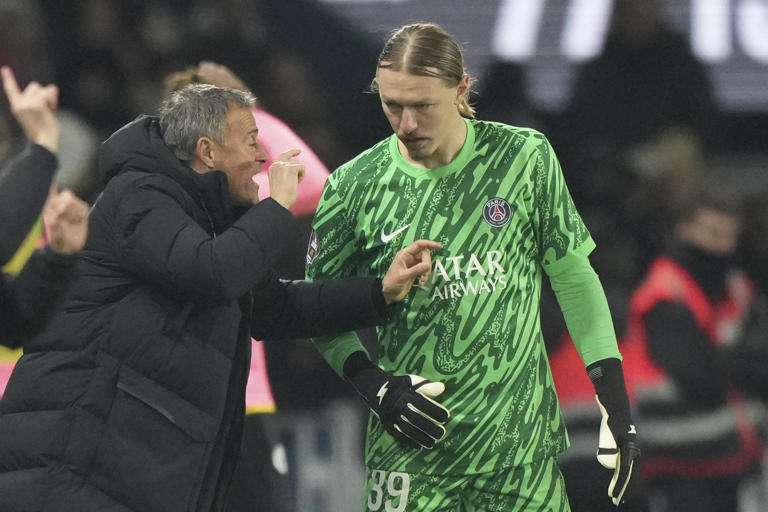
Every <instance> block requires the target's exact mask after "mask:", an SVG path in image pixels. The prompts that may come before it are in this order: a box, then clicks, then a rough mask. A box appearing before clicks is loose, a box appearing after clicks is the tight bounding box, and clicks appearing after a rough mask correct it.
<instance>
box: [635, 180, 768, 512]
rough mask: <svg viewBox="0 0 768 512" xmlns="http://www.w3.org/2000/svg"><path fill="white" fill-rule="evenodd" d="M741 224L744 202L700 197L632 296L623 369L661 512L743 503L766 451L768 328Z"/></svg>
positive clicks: (725, 509) (723, 511)
mask: <svg viewBox="0 0 768 512" xmlns="http://www.w3.org/2000/svg"><path fill="white" fill-rule="evenodd" d="M722 187H723V185H722V184H719V188H721V189H722ZM741 225H742V214H741V205H740V202H739V200H738V199H736V198H730V197H728V196H727V194H725V193H724V192H723V191H722V190H719V191H717V192H714V191H705V192H700V193H697V194H692V195H691V197H690V199H689V200H688V201H686V204H685V206H684V207H683V208H682V209H681V212H680V216H679V218H678V221H677V222H676V223H675V227H674V233H675V236H674V239H673V241H672V243H671V245H670V246H669V247H668V248H667V250H666V251H665V252H664V254H662V255H660V256H659V257H658V258H656V260H655V261H654V262H653V265H652V266H651V268H650V270H649V271H648V274H647V275H646V277H645V280H644V281H643V282H642V284H641V285H640V286H639V287H638V289H637V290H636V291H635V293H634V295H633V296H632V299H631V303H630V317H629V337H628V340H627V341H626V345H625V350H624V356H625V369H626V370H625V371H626V374H627V379H628V382H629V383H630V389H631V392H632V394H633V395H634V398H635V401H636V410H637V412H638V422H639V424H641V425H643V432H644V433H645V434H644V436H643V448H644V454H643V455H644V463H643V475H644V477H645V479H646V480H647V484H648V487H649V488H650V492H651V494H652V495H655V497H654V499H653V503H654V506H657V507H660V508H659V509H658V510H660V511H670V512H672V511H674V512H678V511H682V510H696V511H697V512H710V511H711V512H732V511H735V510H737V509H738V491H739V484H740V482H741V481H742V479H743V478H744V477H745V476H746V475H747V474H748V473H749V472H750V471H752V470H753V469H754V468H755V467H756V465H757V464H758V462H759V460H760V457H761V444H760V441H759V440H758V437H757V427H758V418H760V417H761V416H762V415H763V414H764V405H763V404H764V400H765V399H766V398H768V393H766V390H768V387H766V382H768V378H767V377H766V375H765V366H766V364H768V334H766V332H768V331H767V330H766V324H765V321H764V320H761V321H759V322H758V321H755V320H756V319H757V318H762V319H764V318H766V311H765V310H762V311H761V308H764V307H765V302H764V298H759V295H757V294H756V290H755V288H754V286H753V285H752V283H751V282H750V281H749V279H747V277H746V276H745V275H744V274H743V273H741V272H740V271H739V270H738V269H737V268H736V267H735V265H734V261H733V255H734V252H735V250H736V248H737V244H738V238H739V233H740V231H741Z"/></svg>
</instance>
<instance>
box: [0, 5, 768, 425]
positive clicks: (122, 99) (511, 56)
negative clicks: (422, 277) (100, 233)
mask: <svg viewBox="0 0 768 512" xmlns="http://www.w3.org/2000/svg"><path fill="white" fill-rule="evenodd" d="M413 21H434V22H437V23H440V24H441V25H443V27H444V28H446V29H447V30H448V31H449V32H451V33H453V34H454V35H455V36H456V38H457V40H459V41H460V42H461V44H462V45H463V49H464V53H465V58H466V66H467V70H468V71H469V73H470V74H471V76H472V77H473V79H474V80H475V83H474V84H473V93H472V97H473V103H474V104H475V106H476V107H477V110H478V113H479V116H478V117H480V118H481V119H487V120H496V121H502V122H506V123H508V124H513V125H520V126H530V127H534V128H537V129H539V130H541V131H543V132H544V133H545V134H547V135H548V136H549V138H550V139H551V140H552V142H553V144H554V147H555V149H556V151H557V152H558V154H559V157H560V160H561V163H562V165H563V169H564V174H565V176H566V180H567V181H568V183H569V186H570V189H571V192H572V194H573V196H574V199H575V201H576V204H577V206H578V207H579V210H580V211H581V213H582V216H583V217H584V218H585V221H586V222H587V224H588V226H589V228H590V230H591V231H592V233H593V236H594V238H595V239H596V241H597V245H598V249H597V250H596V251H595V253H594V254H593V264H594V266H595V268H596V269H597V271H598V273H599V274H600V276H601V279H602V281H603V284H604V286H605V288H606V292H607V295H608V297H609V300H610V301H611V303H612V304H611V305H612V309H613V313H614V315H615V321H616V325H617V331H618V332H619V333H621V332H622V329H623V328H624V311H625V308H626V299H627V297H628V295H629V292H630V291H631V290H632V288H633V287H634V286H635V285H636V284H637V281H638V279H639V278H640V277H641V276H642V273H643V271H644V270H645V269H646V266H647V264H648V262H649V261H650V259H651V258H652V257H653V256H655V255H656V254H657V253H658V251H659V250H660V249H661V248H662V247H663V246H664V244H665V243H666V240H667V239H668V236H669V233H668V231H667V229H668V228H667V226H669V225H670V222H669V219H670V218H671V216H673V215H674V214H675V213H676V212H675V207H676V205H678V204H680V203H681V202H682V201H683V200H684V199H685V198H686V196H687V195H688V194H690V193H691V192H692V191H693V190H695V189H696V186H697V185H698V184H700V183H701V182H703V181H714V182H716V183H719V184H721V185H722V186H723V187H729V188H732V189H733V190H734V193H736V194H739V195H740V197H742V198H743V201H744V203H745V207H746V208H747V210H748V212H749V218H750V219H751V220H750V223H749V225H748V226H747V228H746V231H745V236H744V242H743V250H742V252H741V254H740V257H741V259H742V262H743V264H744V266H745V268H746V269H747V270H748V271H749V273H750V275H751V276H752V277H753V279H754V281H755V282H756V284H757V285H758V286H759V287H760V288H762V289H763V290H764V291H765V290H768V273H767V272H766V269H768V248H767V246H768V244H766V243H765V240H766V235H767V234H768V206H766V205H768V201H766V199H768V193H767V192H768V165H767V164H766V162H767V161H768V37H767V36H766V34H768V2H766V1H763V0H716V1H715V0H615V1H614V0H592V1H583V0H501V1H466V0H418V1H408V0H324V1H320V0H279V1H270V0H154V1H152V2H149V1H142V0H80V1H77V2H66V1H65V2H62V1H60V0H0V64H9V65H11V66H12V67H13V69H14V71H15V73H16V75H17V77H18V79H19V82H20V84H22V85H23V84H25V83H27V82H28V81H30V80H37V81H39V82H42V83H48V82H54V83H56V84H58V85H59V87H60V88H61V95H60V113H59V115H60V117H61V119H62V124H63V130H62V137H63V139H62V144H61V147H62V149H61V170H60V172H59V177H58V178H57V179H58V181H59V182H60V183H62V184H68V185H71V186H74V187H75V188H76V189H77V190H78V191H79V193H80V194H81V195H82V196H84V197H86V198H89V199H93V198H94V197H95V196H96V195H97V194H98V192H99V186H100V184H99V181H98V178H97V177H96V173H95V172H94V170H93V154H94V152H95V151H96V149H97V147H98V144H99V142H100V141H101V140H103V139H104V138H106V137H107V136H109V134H111V133H112V132H113V131H115V130H116V129H118V128H119V127H120V126H122V125H123V124H124V123H126V122H128V121H130V120H132V119H133V118H134V117H135V116H136V115H137V114H139V113H151V112H152V111H154V109H155V108H156V107H157V105H158V104H159V102H160V100H161V99H162V97H163V78H164V77H165V76H166V75H167V74H169V73H170V72H172V71H177V70H179V69H183V68H185V67H187V66H190V65H195V64H197V63H198V62H200V61H202V60H211V61H215V62H218V63H220V64H224V65H226V66H228V67H230V68H231V69H232V70H233V71H234V72H235V73H236V74H237V75H238V76H240V77H241V78H242V79H243V81H244V82H245V83H246V84H247V85H248V86H249V87H250V88H251V89H252V90H253V91H254V93H255V94H256V96H257V97H258V100H259V103H260V106H261V107H262V108H264V109H265V110H267V111H269V112H271V113H272V114H274V115H276V116H277V117H279V118H281V119H282V120H283V121H285V122H286V123H287V124H288V125H290V126H291V127H292V128H293V130H294V131H296V132H297V133H298V134H299V135H300V136H301V137H302V138H304V139H305V141H306V142H307V143H308V144H309V145H310V146H311V147H312V148H313V149H314V151H315V152H316V153H317V155H318V156H319V157H320V158H321V160H322V161H323V162H324V163H325V165H326V166H327V167H328V168H329V169H334V168H335V167H337V166H338V165H339V164H341V163H343V162H344V161H346V160H347V159H349V158H352V157H353V156H355V155H356V154H357V153H359V152H360V151H362V150H363V149H366V148H367V147H368V146H370V145H372V144H373V143H375V142H377V141H378V140H380V139H382V138H384V137H386V136H387V135H389V134H390V133H391V130H390V128H389V127H388V125H387V123H386V120H385V118H384V116H383V115H382V113H381V110H380V106H379V103H378V99H377V97H376V96H375V95H372V94H368V93H367V88H368V85H369V83H370V80H371V79H372V77H373V74H374V71H375V63H376V57H377V54H378V51H379V49H380V47H381V44H382V43H383V41H384V40H385V39H386V37H387V36H388V34H389V33H390V31H391V30H393V29H395V28H397V27H399V26H401V25H402V24H405V23H408V22H413ZM22 142H23V140H22V137H21V133H20V132H19V131H18V128H17V126H16V125H15V123H14V122H12V120H11V119H10V117H9V113H8V105H7V102H6V101H4V100H3V101H0V162H2V161H3V160H4V159H5V158H7V157H8V155H10V154H13V153H14V152H15V151H17V150H18V149H19V147H20V145H21V144H22ZM300 222H301V224H302V227H303V229H305V231H308V226H309V222H310V219H300ZM303 243H304V242H303V241H302V242H301V243H300V245H299V246H297V248H296V250H295V257H294V258H292V259H289V260H287V261H285V262H284V268H283V269H282V271H283V272H284V274H285V276H286V277H292V278H296V277H301V276H302V275H303V255H304V253H303V246H302V244H303ZM547 300H550V301H551V297H549V298H547V297H545V304H544V322H543V323H544V324H545V325H544V327H545V330H546V332H545V334H546V335H547V336H548V337H549V333H550V332H551V333H552V337H556V336H557V335H558V334H559V333H560V331H561V327H562V326H561V322H562V321H561V319H560V318H559V312H557V311H556V307H552V304H551V303H549V304H548V303H547ZM552 311H554V313H551V314H550V312H552ZM369 336H370V334H369ZM267 353H268V359H269V367H270V378H271V381H272V383H273V386H274V389H273V391H274V394H275V398H276V400H277V403H278V409H279V410H280V411H288V412H290V411H294V410H295V411H307V410H314V409H317V408H319V407H322V406H323V405H324V404H327V403H329V402H330V401H332V400H337V399H339V398H341V399H351V398H354V397H351V393H350V391H349V389H348V388H347V387H346V385H345V384H344V383H342V382H341V381H340V380H339V379H338V378H336V377H335V375H333V374H332V373H331V371H330V370H329V369H328V368H327V366H326V365H325V364H324V363H323V362H322V361H320V359H319V357H318V356H317V354H316V353H315V352H314V349H313V348H312V347H311V345H309V344H308V343H307V342H306V341H291V342H280V343H277V342H274V343H268V344H267Z"/></svg>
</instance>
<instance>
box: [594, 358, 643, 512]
mask: <svg viewBox="0 0 768 512" xmlns="http://www.w3.org/2000/svg"><path fill="white" fill-rule="evenodd" d="M587 372H588V373H589V377H590V378H591V379H592V382H593V384H594V385H595V390H596V391H597V397H596V398H597V405H598V406H599V407H600V414H601V415H602V419H601V421H600V436H599V439H598V443H597V460H598V462H599V463H600V464H602V465H603V466H604V467H606V468H608V469H612V470H613V478H611V482H610V484H609V485H608V496H610V497H611V500H612V501H613V504H614V505H616V506H619V505H620V504H621V503H623V502H624V501H625V499H626V498H627V497H628V496H630V495H631V494H632V492H633V491H634V489H635V487H636V486H637V483H638V482H639V480H640V455H641V454H640V445H639V444H638V442H637V429H636V428H635V424H634V422H633V421H632V414H631V412H630V407H629V399H628V397H627V390H626V387H625V384H624V373H623V372H622V370H621V362H620V361H619V360H618V359H603V360H602V361H598V362H596V363H594V364H592V365H590V366H589V367H587Z"/></svg>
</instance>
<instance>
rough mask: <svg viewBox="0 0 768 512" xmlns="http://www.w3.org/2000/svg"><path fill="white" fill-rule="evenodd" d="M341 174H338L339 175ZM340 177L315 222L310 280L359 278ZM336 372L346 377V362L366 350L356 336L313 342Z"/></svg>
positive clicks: (309, 250)
mask: <svg viewBox="0 0 768 512" xmlns="http://www.w3.org/2000/svg"><path fill="white" fill-rule="evenodd" d="M337 172H338V171H337ZM337 177H338V175H337V174H331V176H330V177H329V179H328V181H327V182H326V184H325V187H324V188H323V195H322V197H321V198H320V203H319V204H318V207H317V212H316V213H315V218H314V220H313V222H312V234H311V235H310V239H309V246H308V247H307V259H306V276H307V279H329V278H338V277H349V276H354V275H357V274H358V265H359V264H358V262H357V259H358V258H359V251H358V250H357V240H356V237H355V230H354V222H353V220H352V219H351V217H350V216H351V212H350V209H349V205H348V204H347V203H346V201H345V199H344V196H343V195H342V193H341V192H340V190H339V184H338V181H339V180H338V179H337ZM312 342H313V343H314V345H315V347H316V348H317V350H318V351H319V352H320V354H321V355H322V356H323V358H324V359H325V361H326V362H327V363H328V364H329V365H330V366H331V368H333V370H334V371H335V372H336V373H337V374H339V375H340V376H342V375H343V372H342V368H343V366H344V361H346V359H347V357H348V356H349V355H350V354H352V353H353V352H357V351H359V350H365V349H364V348H363V344H362V342H361V341H360V338H359V337H358V336H357V334H355V333H354V332H346V333H342V334H339V335H333V336H322V337H316V338H313V339H312Z"/></svg>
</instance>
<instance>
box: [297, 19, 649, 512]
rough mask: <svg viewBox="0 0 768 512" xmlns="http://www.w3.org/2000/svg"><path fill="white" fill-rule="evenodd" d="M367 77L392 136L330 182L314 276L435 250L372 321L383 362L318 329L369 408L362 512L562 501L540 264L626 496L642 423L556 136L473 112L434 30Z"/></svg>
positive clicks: (539, 505)
mask: <svg viewBox="0 0 768 512" xmlns="http://www.w3.org/2000/svg"><path fill="white" fill-rule="evenodd" d="M372 87H373V90H374V91H376V92H378V94H379V96H380V99H381V104H382V108H383V110H384V114H385V115H386V117H387V119H388V120H389V122H390V124H391V126H392V129H393V131H394V135H392V136H390V137H389V138H387V139H385V140H383V141H381V142H380V143H378V144H376V145H375V146H373V147H372V148H370V149H368V150H367V151H365V152H363V153H362V154H360V155H359V156H357V157H356V158H354V159H353V160H351V161H350V162H348V163H346V164H344V165H342V166H341V167H340V168H339V169H338V170H336V171H335V172H334V173H332V174H331V176H330V177H329V179H328V182H327V183H326V186H325V189H324V192H323V196H322V199H321V202H320V205H319V206H318V211H317V213H316V216H315V220H314V224H313V227H314V231H313V233H312V236H311V238H310V243H309V249H308V253H307V275H308V277H311V278H323V277H330V276H348V275H359V274H365V273H369V272H370V269H371V268H372V269H373V271H374V272H377V273H379V274H380V273H381V272H383V271H384V270H385V269H386V262H387V261H389V260H391V259H392V255H393V254H394V253H395V252H396V251H397V250H398V249H399V248H400V247H402V246H404V245H406V244H408V242H409V241H411V240H414V239H417V238H430V239H434V240H438V241H439V242H440V243H441V244H442V245H443V249H442V250H440V251H438V252H437V254H436V255H435V259H434V265H433V271H432V275H431V277H430V278H429V280H428V281H427V282H425V283H422V285H421V286H419V287H418V289H415V290H412V291H411V293H410V294H409V296H408V297H407V298H406V299H405V301H404V302H403V303H402V307H398V309H396V311H395V312H394V314H395V321H394V322H393V323H392V324H390V325H387V326H385V327H383V328H379V329H378V336H379V341H380V350H379V354H378V364H374V363H373V362H371V360H370V359H369V357H368V355H367V354H366V352H365V350H364V348H363V346H362V344H361V343H360V340H359V339H358V338H357V337H356V335H355V334H354V333H346V334H343V335H340V336H334V337H327V338H317V339H316V340H315V343H316V345H317V347H318V348H319V350H320V351H321V353H322V354H323V356H324V357H325V359H326V360H327V361H328V362H329V364H331V366H332V367H333V368H334V369H335V370H336V372H337V373H338V374H339V375H341V376H343V377H344V378H345V379H347V380H348V381H349V382H350V383H351V385H352V386H353V387H354V388H355V389H356V390H357V391H358V393H359V394H360V395H361V396H362V397H363V399H364V400H365V401H366V402H367V403H368V405H369V406H370V408H371V409H372V410H373V412H374V413H375V414H374V415H372V416H371V418H370V421H369V423H368V433H367V440H366V457H365V459H366V466H367V484H366V496H365V504H364V505H363V508H364V510H368V511H387V512H393V511H396V512H401V511H419V512H423V511H438V510H439V511H456V512H458V511H459V510H472V511H491V510H509V511H523V510H525V511H533V510H552V511H567V510H569V505H568V499H567V497H566V494H565V488H564V485H563V478H562V475H561V473H560V471H559V468H558V465H557V454H558V453H559V452H561V451H563V450H565V449H566V448H567V446H568V438H567V434H566V431H565V425H564V424H563V419H562V415H561V411H560V408H559V406H558V401H557V395H556V392H555V389H554V385H553V383H552V375H551V372H550V369H549V365H548V362H547V354H546V352H545V349H544V343H543V341H542V335H541V330H540V326H539V300H540V295H541V278H542V271H543V272H546V273H547V274H548V275H549V277H550V280H551V282H552V286H553V289H554V290H555V292H556V295H557V297H558V300H559V302H560V306H561V309H562V310H563V313H564V316H565V319H566V323H567V325H568V328H569V331H570V333H571V335H572V337H573V339H574V340H575V343H576V346H577V348H578V350H579V352H580V354H581V357H582V359H583V362H584V363H585V366H586V368H587V371H588V373H589V375H590V377H591V378H592V381H593V382H594V385H595V390H596V395H597V397H598V399H599V402H600V405H598V404H595V407H596V408H597V407H601V408H602V410H603V411H604V415H605V428H604V429H603V434H602V436H601V439H602V441H601V450H600V453H599V459H600V460H601V462H604V463H605V465H607V466H609V467H612V468H615V469H614V472H613V478H612V479H611V481H610V483H608V480H609V479H608V478H607V476H608V475H606V483H607V487H608V495H609V496H606V498H605V499H606V500H612V501H613V502H614V503H615V504H617V505H618V504H620V503H621V502H622V500H624V498H625V497H626V496H627V493H628V492H629V490H630V488H631V482H632V481H633V480H635V479H636V477H637V473H638V467H637V464H638V461H639V457H640V450H639V448H638V444H637V440H636V437H637V434H636V429H635V426H634V425H633V422H632V418H631V415H630V408H629V402H628V399H627V393H626V389H625V387H624V378H623V375H622V367H621V356H620V354H619V351H618V348H617V345H616V338H615V334H614V332H613V326H612V323H611V319H610V315H609V311H608V306H607V303H606V300H605V295H604V293H603V290H602V286H601V284H600V281H599V279H598V277H597V275H596V274H595V272H594V270H593V269H592V267H591V265H590V263H589V260H588V255H589V253H590V252H591V251H592V249H593V248H594V246H595V245H594V242H593V241H592V238H591V237H590V235H589V232H588V231H587V229H586V227H585V226H584V224H583V222H582V220H581V218H580V217H579V215H578V213H577V211H576V209H575V207H574V205H573V202H572V201H571V198H570V195H569V193H568V190H567V188H566V185H565V182H564V180H563V175H562V172H561V170H560V166H559V163H558V161H557V159H556V157H555V154H554V152H553V150H552V148H551V147H550V145H549V142H548V141H547V139H546V138H545V137H544V136H543V135H542V134H540V133H538V132H536V131H535V130H531V129H524V128H516V127H512V126H507V125H503V124H499V123H489V122H482V121H477V120H475V119H473V117H474V111H473V109H472V108H471V107H470V105H469V104H468V102H467V95H468V93H469V89H470V78H469V76H468V74H467V73H466V72H465V70H464V66H463V58H462V55H461V51H460V49H459V47H458V45H457V43H456V42H455V40H454V39H453V38H452V37H451V36H450V35H449V34H448V33H446V32H445V31H444V30H443V29H442V28H440V27H439V26H437V25H434V24H429V23H424V24H413V25H407V26H405V27H403V28H401V29H400V30H398V31H397V32H395V33H394V34H393V35H392V36H391V38H390V39H389V40H388V41H387V43H386V44H385V46H384V49H383V51H382V52H381V54H380V56H379V60H378V66H377V72H376V76H375V79H374V81H373V84H372ZM596 435H597V433H596ZM596 448H597V447H596Z"/></svg>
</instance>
